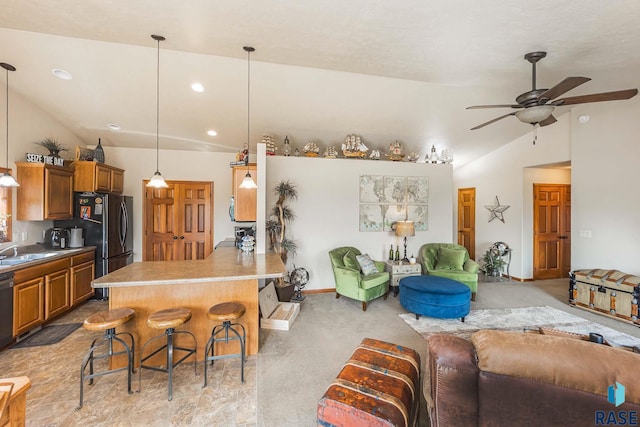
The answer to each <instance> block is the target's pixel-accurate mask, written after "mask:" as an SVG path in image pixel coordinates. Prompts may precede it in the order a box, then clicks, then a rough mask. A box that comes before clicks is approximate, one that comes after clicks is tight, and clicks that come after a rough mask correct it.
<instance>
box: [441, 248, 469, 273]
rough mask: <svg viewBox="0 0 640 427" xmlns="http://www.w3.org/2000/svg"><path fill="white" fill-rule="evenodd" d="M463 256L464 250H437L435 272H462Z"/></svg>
mask: <svg viewBox="0 0 640 427" xmlns="http://www.w3.org/2000/svg"><path fill="white" fill-rule="evenodd" d="M465 255H466V252H465V251H464V250H460V249H449V248H444V247H441V248H439V249H438V259H437V260H436V270H462V266H463V265H464V258H465Z"/></svg>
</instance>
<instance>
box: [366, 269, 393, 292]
mask: <svg viewBox="0 0 640 427" xmlns="http://www.w3.org/2000/svg"><path fill="white" fill-rule="evenodd" d="M388 281H389V273H387V272H386V271H383V272H381V273H373V274H370V275H368V276H364V277H362V280H361V281H360V287H361V288H362V289H373V288H377V287H378V286H380V285H382V284H384V282H388Z"/></svg>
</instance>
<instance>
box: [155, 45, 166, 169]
mask: <svg viewBox="0 0 640 427" xmlns="http://www.w3.org/2000/svg"><path fill="white" fill-rule="evenodd" d="M160 40H161V39H160V37H158V38H156V41H157V42H158V62H157V65H156V172H159V171H160ZM162 40H164V37H163V38H162Z"/></svg>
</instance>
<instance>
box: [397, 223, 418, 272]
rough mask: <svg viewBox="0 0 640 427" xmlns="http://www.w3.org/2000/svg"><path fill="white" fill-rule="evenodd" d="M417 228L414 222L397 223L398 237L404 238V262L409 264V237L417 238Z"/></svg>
mask: <svg viewBox="0 0 640 427" xmlns="http://www.w3.org/2000/svg"><path fill="white" fill-rule="evenodd" d="M415 235H416V228H415V225H414V223H413V221H407V220H405V221H397V222H396V236H398V237H404V258H402V261H404V262H409V258H407V237H408V236H415Z"/></svg>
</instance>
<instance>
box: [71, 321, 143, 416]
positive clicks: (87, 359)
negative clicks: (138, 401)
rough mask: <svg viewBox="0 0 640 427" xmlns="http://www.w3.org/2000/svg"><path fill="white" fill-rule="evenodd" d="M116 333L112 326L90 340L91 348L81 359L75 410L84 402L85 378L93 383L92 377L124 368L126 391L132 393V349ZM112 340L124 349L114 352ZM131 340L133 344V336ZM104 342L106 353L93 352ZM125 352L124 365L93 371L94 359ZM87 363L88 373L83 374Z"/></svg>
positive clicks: (110, 356)
mask: <svg viewBox="0 0 640 427" xmlns="http://www.w3.org/2000/svg"><path fill="white" fill-rule="evenodd" d="M117 335H119V334H116V333H115V329H114V328H111V329H107V330H106V331H105V334H104V336H103V337H102V338H99V339H98V338H97V339H95V340H93V341H92V343H91V348H90V349H89V352H88V353H87V354H86V355H85V356H84V358H83V359H82V365H81V366H80V404H79V405H78V407H77V408H76V411H78V410H80V409H81V408H82V406H83V403H84V382H85V380H86V379H89V384H93V379H94V378H95V377H99V376H103V375H107V374H112V373H115V372H119V371H122V370H124V369H126V370H127V391H128V392H129V394H131V393H132V392H131V371H132V369H133V358H132V351H131V349H130V348H129V345H128V344H127V343H126V342H125V341H124V340H123V339H121V338H119V337H117ZM129 335H130V334H129ZM113 340H116V341H118V342H119V343H120V344H121V345H122V346H123V347H124V351H118V352H114V351H113ZM131 340H132V344H134V341H133V337H131ZM104 343H107V344H108V350H107V353H106V354H102V355H99V356H96V355H95V354H94V352H95V351H96V349H97V348H99V347H100V346H101V345H102V344H104ZM125 353H126V354H127V366H126V367H123V368H116V369H109V370H106V371H102V372H98V373H96V372H95V371H94V367H93V361H94V360H95V359H104V358H112V357H113V356H117V355H120V354H125ZM87 365H89V375H85V370H86V369H87Z"/></svg>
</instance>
